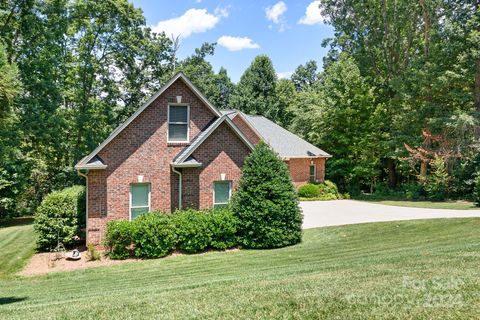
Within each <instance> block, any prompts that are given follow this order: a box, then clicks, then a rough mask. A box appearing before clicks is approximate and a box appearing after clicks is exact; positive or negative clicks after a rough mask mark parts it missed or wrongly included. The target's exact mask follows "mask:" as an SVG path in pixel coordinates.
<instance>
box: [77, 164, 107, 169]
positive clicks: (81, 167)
mask: <svg viewBox="0 0 480 320" xmlns="http://www.w3.org/2000/svg"><path fill="white" fill-rule="evenodd" d="M75 169H76V170H104V169H107V165H106V164H104V165H88V164H77V165H75Z"/></svg>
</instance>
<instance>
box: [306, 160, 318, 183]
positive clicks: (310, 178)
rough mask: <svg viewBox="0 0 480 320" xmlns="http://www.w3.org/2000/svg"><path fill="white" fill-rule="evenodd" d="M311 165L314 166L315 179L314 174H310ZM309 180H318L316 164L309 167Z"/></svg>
mask: <svg viewBox="0 0 480 320" xmlns="http://www.w3.org/2000/svg"><path fill="white" fill-rule="evenodd" d="M311 167H313V179H312V175H311V174H310V169H311ZM308 182H317V166H316V165H315V164H311V165H310V166H309V167H308Z"/></svg>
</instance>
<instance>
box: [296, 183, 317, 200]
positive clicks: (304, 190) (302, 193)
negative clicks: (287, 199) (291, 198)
mask: <svg viewBox="0 0 480 320" xmlns="http://www.w3.org/2000/svg"><path fill="white" fill-rule="evenodd" d="M319 195H320V189H319V188H318V185H316V184H313V183H307V184H304V185H303V186H301V187H300V188H298V196H299V197H300V198H317V197H318V196H319Z"/></svg>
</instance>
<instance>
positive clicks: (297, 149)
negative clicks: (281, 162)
mask: <svg viewBox="0 0 480 320" xmlns="http://www.w3.org/2000/svg"><path fill="white" fill-rule="evenodd" d="M242 115H243V116H244V117H245V119H246V120H247V121H248V122H249V123H250V125H251V126H252V127H253V128H255V130H257V132H258V133H259V134H260V135H261V136H262V138H263V140H264V141H265V142H266V143H268V144H269V145H270V147H272V149H273V150H275V151H276V152H277V153H278V155H279V156H280V157H282V158H289V157H331V155H330V154H328V153H327V152H325V151H323V150H322V149H320V148H317V147H315V146H314V145H313V144H311V143H309V142H307V141H305V140H303V139H302V138H300V137H299V136H297V135H295V134H293V133H291V132H290V131H288V130H286V129H284V128H282V127H281V126H279V125H278V124H276V123H274V122H273V121H270V120H268V119H267V118H265V117H262V116H251V115H247V114H244V113H242Z"/></svg>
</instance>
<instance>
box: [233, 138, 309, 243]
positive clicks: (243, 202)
mask: <svg viewBox="0 0 480 320" xmlns="http://www.w3.org/2000/svg"><path fill="white" fill-rule="evenodd" d="M232 211H233V214H234V215H235V216H236V217H237V218H238V219H239V228H238V235H239V236H240V242H241V244H242V245H243V246H244V247H247V248H278V247H284V246H288V245H292V244H295V243H298V242H300V241H301V240H302V214H301V211H300V208H299V206H298V198H297V192H296V190H295V187H294V186H293V184H292V181H291V179H290V175H289V172H288V169H287V166H286V165H285V163H284V162H283V161H282V160H281V159H280V158H279V157H278V155H277V154H276V153H275V152H274V151H273V150H272V149H271V148H270V147H269V146H268V145H266V144H265V143H263V142H261V143H259V144H258V145H257V146H256V147H255V149H254V150H253V152H252V153H251V154H250V155H249V156H248V157H247V158H246V159H245V162H244V165H243V169H242V177H241V179H240V182H239V187H238V191H237V192H236V193H235V194H234V195H233V199H232Z"/></svg>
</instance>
